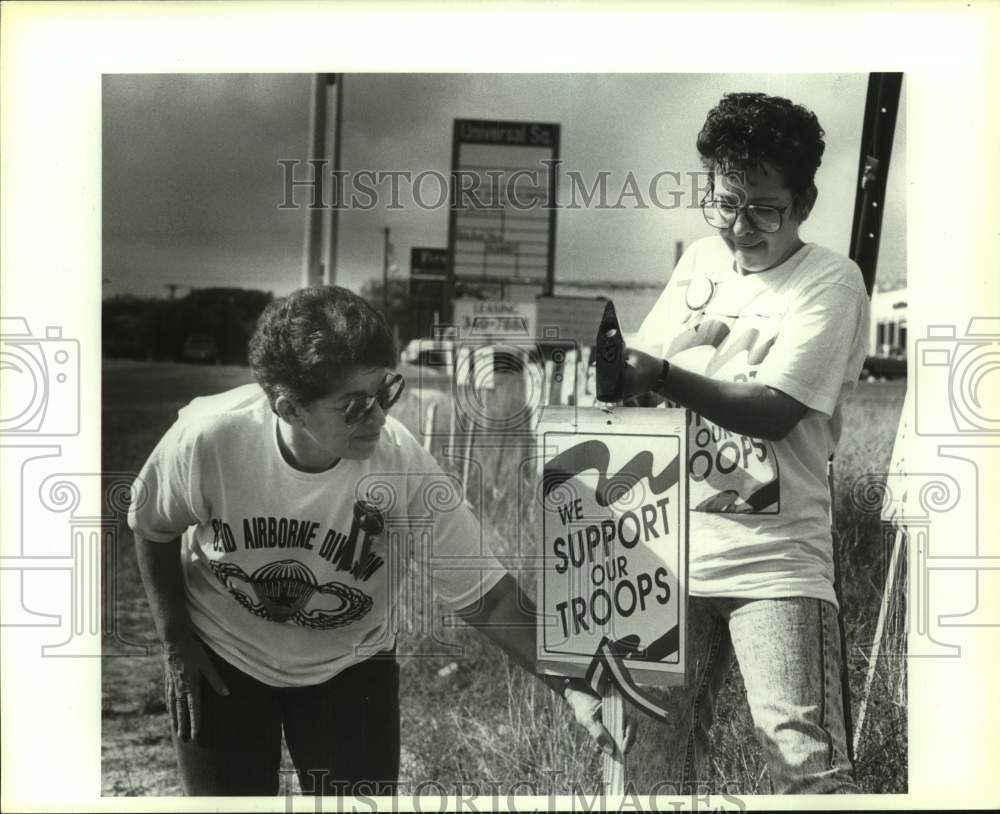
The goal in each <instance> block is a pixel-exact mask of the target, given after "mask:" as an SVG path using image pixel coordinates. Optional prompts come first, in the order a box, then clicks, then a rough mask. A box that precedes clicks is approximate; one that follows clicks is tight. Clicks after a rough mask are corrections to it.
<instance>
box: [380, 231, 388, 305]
mask: <svg viewBox="0 0 1000 814" xmlns="http://www.w3.org/2000/svg"><path fill="white" fill-rule="evenodd" d="M382 313H383V314H385V318H386V320H387V321H388V319H389V227H388V226H386V227H385V240H384V241H383V243H382Z"/></svg>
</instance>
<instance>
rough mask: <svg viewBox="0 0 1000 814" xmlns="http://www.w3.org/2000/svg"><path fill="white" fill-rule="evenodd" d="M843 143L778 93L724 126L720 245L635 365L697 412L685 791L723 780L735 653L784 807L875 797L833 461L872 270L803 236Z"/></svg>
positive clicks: (709, 159)
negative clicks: (718, 713)
mask: <svg viewBox="0 0 1000 814" xmlns="http://www.w3.org/2000/svg"><path fill="white" fill-rule="evenodd" d="M823 136H824V133H823V130H822V129H821V128H820V125H819V122H818V121H817V119H816V116H815V115H814V114H813V113H812V112H811V111H809V110H807V109H805V108H804V107H802V106H800V105H796V104H793V103H792V102H790V101H789V100H787V99H782V98H778V97H773V96H767V95H765V94H762V93H733V94H728V95H726V96H725V97H724V98H723V99H722V100H721V101H720V102H719V104H718V105H717V106H716V107H715V108H714V109H713V110H712V111H711V112H710V113H709V114H708V118H707V120H706V121H705V124H704V127H703V128H702V130H701V132H700V133H699V135H698V140H697V147H698V151H699V153H700V155H701V159H702V162H703V164H704V166H705V168H706V170H707V171H708V172H709V174H710V179H711V181H710V187H709V192H708V194H707V195H706V197H705V199H704V201H702V210H703V213H704V217H705V220H706V222H707V223H708V225H709V226H711V227H712V228H713V229H714V230H715V234H713V235H712V236H711V237H706V238H703V239H701V240H699V241H697V242H695V243H694V244H693V245H692V246H691V247H690V248H689V249H688V250H687V252H685V254H684V255H683V256H682V257H681V259H680V261H679V263H678V265H677V267H676V268H675V269H674V272H673V274H672V276H671V277H670V280H669V283H668V284H667V286H666V289H665V290H664V292H663V294H662V295H661V297H660V298H659V300H658V301H657V303H656V305H655V306H654V307H653V309H652V310H651V311H650V313H649V315H648V316H647V317H646V319H645V321H644V322H643V325H642V327H641V329H640V331H639V334H638V337H637V339H636V341H635V342H634V343H633V344H634V347H632V348H629V349H628V355H627V360H628V362H627V368H626V371H625V377H624V381H625V392H624V396H625V397H635V398H636V399H637V400H638V401H639V403H642V404H646V405H647V406H653V405H655V404H656V403H660V402H665V403H667V404H669V405H671V406H681V407H686V408H688V411H689V412H688V416H689V448H688V457H689V474H690V508H691V512H690V525H689V529H690V541H691V542H690V554H689V557H690V560H689V576H690V585H689V588H690V601H689V628H688V639H687V640H688V642H689V644H690V652H689V663H690V671H691V672H690V674H689V676H688V682H687V685H686V688H685V689H684V690H683V691H682V692H674V693H672V694H671V695H670V696H669V697H668V700H667V703H668V704H670V706H671V708H672V709H673V710H674V713H675V714H674V716H673V719H672V720H673V723H672V725H671V726H672V727H673V731H672V732H671V734H670V735H669V737H668V743H669V747H668V748H670V749H671V754H670V755H669V761H668V767H667V771H666V775H665V777H666V780H667V781H668V782H673V783H679V784H680V785H682V786H683V787H684V788H688V787H689V786H692V785H702V784H704V783H705V781H707V780H708V778H709V772H708V744H709V739H708V731H709V728H710V727H711V725H712V720H713V713H714V705H715V696H716V694H717V693H718V691H719V689H720V688H721V686H722V684H723V682H724V680H725V677H726V674H727V672H728V670H729V667H730V665H731V663H732V660H733V658H734V656H735V659H736V661H737V663H738V665H739V668H740V672H741V673H742V676H743V681H744V684H745V686H746V691H747V699H748V701H749V705H750V711H751V713H752V716H753V720H754V725H755V728H756V731H757V735H758V738H759V740H760V743H761V747H762V750H763V753H764V755H765V757H766V759H767V765H768V767H769V770H770V779H771V783H772V787H773V789H774V791H775V792H776V793H821V792H857V791H858V789H857V787H856V785H855V782H854V778H853V768H852V765H851V759H850V755H849V748H848V740H847V732H846V729H847V727H846V725H845V711H844V693H843V689H842V683H841V669H842V658H843V654H842V653H841V641H840V628H839V620H838V603H837V595H836V592H835V590H834V561H833V544H832V537H831V528H830V516H831V515H830V492H829V485H828V481H827V461H828V460H829V458H830V456H831V455H832V454H833V450H834V448H835V447H836V444H837V441H838V438H839V436H840V431H841V408H842V405H843V403H844V400H845V398H846V397H847V396H848V394H849V393H850V392H851V390H852V389H853V387H854V385H855V383H856V382H857V379H858V375H859V373H860V371H861V366H862V363H863V361H864V356H865V346H866V337H867V334H868V297H867V293H866V290H865V286H864V282H863V279H862V276H861V272H860V270H859V269H858V267H857V266H856V265H855V264H854V263H853V262H851V261H850V260H849V259H848V258H846V257H843V256H841V255H839V254H837V253H835V252H833V251H830V250H829V249H826V248H824V247H822V246H817V245H815V244H813V243H807V242H804V241H803V240H802V238H801V237H799V228H800V226H801V225H802V223H803V222H804V221H805V220H806V218H807V217H808V216H809V213H810V211H811V210H812V208H813V204H814V203H815V202H816V195H817V190H816V186H815V184H814V176H815V173H816V170H817V168H818V167H819V165H820V161H821V159H822V156H823V149H824V143H823ZM646 729H647V730H648V729H649V727H646ZM647 735H648V733H647ZM637 748H638V745H637Z"/></svg>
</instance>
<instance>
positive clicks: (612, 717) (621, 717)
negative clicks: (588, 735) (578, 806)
mask: <svg viewBox="0 0 1000 814" xmlns="http://www.w3.org/2000/svg"><path fill="white" fill-rule="evenodd" d="M601 717H602V719H603V721H604V728H605V729H607V730H608V732H609V733H611V737H612V738H614V739H615V743H616V744H618V745H619V748H620V747H621V745H622V744H623V743H624V742H625V702H624V701H623V700H622V697H621V695H619V694H618V690H617V689H616V688H615V686H614V685H613V684H609V685H608V687H607V689H605V691H604V697H603V699H602V704H601ZM602 754H603V753H602ZM602 768H603V775H604V788H605V791H606V793H607V794H608V795H609V796H611V795H621V794H624V793H625V756H624V755H622V756H621V757H620V758H618V757H612V756H611V755H607V754H604V755H603V757H602Z"/></svg>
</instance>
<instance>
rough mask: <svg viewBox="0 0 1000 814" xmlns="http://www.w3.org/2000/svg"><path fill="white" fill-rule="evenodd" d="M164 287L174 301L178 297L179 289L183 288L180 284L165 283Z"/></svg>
mask: <svg viewBox="0 0 1000 814" xmlns="http://www.w3.org/2000/svg"><path fill="white" fill-rule="evenodd" d="M163 287H164V288H165V289H167V290H168V291H169V292H170V299H174V298H175V297H176V296H177V289H178V288H180V287H181V286H180V284H179V283H164V284H163Z"/></svg>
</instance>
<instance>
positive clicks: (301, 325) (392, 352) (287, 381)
mask: <svg viewBox="0 0 1000 814" xmlns="http://www.w3.org/2000/svg"><path fill="white" fill-rule="evenodd" d="M249 356H250V368H251V370H252V371H253V375H254V378H256V379H257V382H258V383H259V384H260V386H261V387H262V388H263V390H264V392H265V393H267V398H268V400H269V401H270V402H271V408H272V409H274V404H275V402H276V401H277V399H278V396H282V395H283V396H286V397H288V398H291V399H292V400H293V401H296V402H298V403H299V404H305V405H308V404H310V403H311V402H313V401H315V400H316V399H319V398H322V397H323V396H325V395H327V394H328V393H330V392H331V391H332V390H333V389H335V388H336V386H337V385H338V384H339V383H340V381H341V380H342V379H343V378H344V376H345V375H347V374H348V373H349V371H350V370H351V369H352V368H354V367H359V366H360V367H390V368H391V367H395V365H396V346H395V342H394V341H393V337H392V334H391V333H390V332H389V328H388V326H387V325H386V323H385V320H384V319H383V318H382V315H381V314H380V313H379V312H378V311H376V310H375V309H374V308H372V306H371V305H369V304H368V303H367V302H366V301H365V300H363V299H362V298H361V297H359V296H358V295H357V294H355V293H354V292H352V291H348V290H347V289H346V288H340V287H339V286H315V287H312V288H302V289H299V290H298V291H293V292H292V293H291V294H289V295H288V296H287V297H282V298H281V299H277V300H274V301H273V302H271V303H269V304H268V306H267V308H265V309H264V312H263V313H262V314H261V315H260V319H259V320H258V321H257V330H256V331H255V332H254V335H253V337H252V338H251V339H250V347H249Z"/></svg>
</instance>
